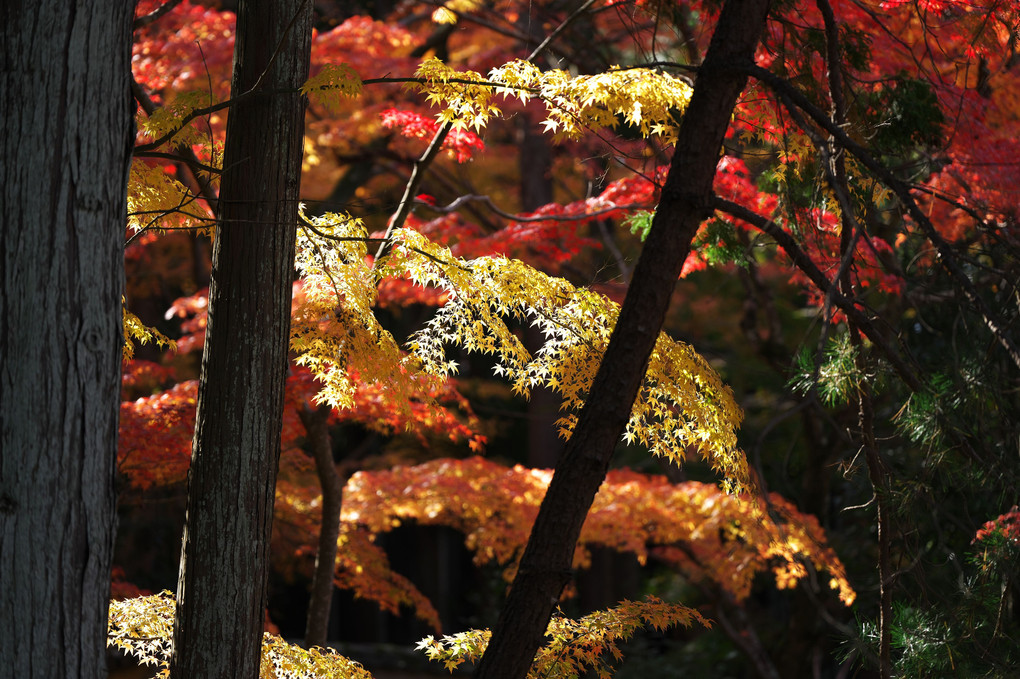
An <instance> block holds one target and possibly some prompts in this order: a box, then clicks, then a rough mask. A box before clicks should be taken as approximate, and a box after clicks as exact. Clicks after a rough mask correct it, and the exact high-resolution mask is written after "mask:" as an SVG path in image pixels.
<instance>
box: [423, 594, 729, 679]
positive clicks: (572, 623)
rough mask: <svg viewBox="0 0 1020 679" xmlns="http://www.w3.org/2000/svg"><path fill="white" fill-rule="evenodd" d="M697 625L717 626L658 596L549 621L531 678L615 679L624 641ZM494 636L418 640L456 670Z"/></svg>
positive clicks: (428, 652) (471, 632) (474, 632)
mask: <svg viewBox="0 0 1020 679" xmlns="http://www.w3.org/2000/svg"><path fill="white" fill-rule="evenodd" d="M694 624H699V625H702V626H704V627H710V626H711V624H710V623H709V621H708V620H706V619H705V618H703V617H702V616H701V614H700V613H698V612H697V611H695V610H694V609H691V608H687V607H686V606H683V605H681V604H675V603H669V602H665V601H662V600H660V599H658V598H657V597H654V596H649V597H647V598H646V599H645V600H644V601H621V602H620V603H619V604H617V605H616V606H614V607H612V608H610V609H607V610H603V611H595V612H594V613H591V614H589V615H586V616H584V617H583V618H580V619H577V620H573V619H571V618H566V617H564V616H562V615H557V616H555V617H553V619H552V620H551V621H550V622H549V627H548V629H547V630H546V634H545V636H546V639H547V640H548V641H547V642H546V644H545V645H544V646H542V647H541V648H540V649H539V650H538V653H537V654H536V655H535V660H534V662H533V663H532V665H531V668H530V670H529V671H528V675H527V676H528V678H529V679H545V678H547V677H548V678H549V679H553V678H560V677H562V678H564V679H567V678H572V677H579V676H583V675H586V674H587V673H594V675H595V676H597V677H599V679H609V677H611V676H612V675H613V663H615V662H619V661H620V660H622V658H623V653H622V652H621V651H620V648H619V644H620V642H623V641H627V640H628V639H630V638H631V637H632V636H633V634H634V632H636V631H637V630H639V629H642V628H645V627H650V628H652V629H655V630H659V631H662V630H665V629H667V628H670V627H676V626H678V625H679V626H683V627H690V626H692V625H694ZM490 636H491V633H490V632H489V630H469V631H467V632H459V633H457V634H451V635H447V636H444V637H442V638H440V639H435V638H434V637H432V636H427V637H425V638H424V639H422V640H421V641H420V642H418V646H417V649H418V650H420V651H422V652H424V653H425V655H426V656H428V658H429V659H430V660H434V661H436V662H441V663H443V666H444V668H445V669H447V670H450V671H451V672H452V671H453V670H454V669H456V668H457V667H459V666H460V665H462V664H464V663H465V662H468V663H473V662H475V661H477V660H478V659H479V658H481V656H482V654H483V653H484V652H485V649H486V647H487V646H488V643H489V637H490Z"/></svg>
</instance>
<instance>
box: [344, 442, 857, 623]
mask: <svg viewBox="0 0 1020 679" xmlns="http://www.w3.org/2000/svg"><path fill="white" fill-rule="evenodd" d="M551 476H552V472H551V471H550V470H542V469H527V468H525V467H522V466H520V465H518V466H515V467H512V468H508V467H504V466H502V465H499V464H497V463H495V462H491V461H488V460H485V459H482V458H478V457H475V458H470V459H467V460H436V461H433V462H426V463H424V464H421V465H417V466H415V467H397V468H395V469H392V470H389V471H373V472H368V471H363V472H358V473H356V474H355V475H354V476H352V477H351V479H350V481H349V482H348V484H347V487H346V488H345V490H344V508H343V513H342V520H343V521H344V523H345V524H350V525H357V526H361V527H363V528H364V529H365V530H366V531H367V532H368V533H369V534H372V535H375V534H380V533H385V532H388V531H390V530H392V529H393V528H395V527H396V526H398V525H400V523H401V522H404V521H415V522H417V523H419V524H422V525H442V526H448V527H451V528H455V529H456V530H458V531H460V532H462V533H464V535H465V544H466V545H467V547H468V548H469V549H471V550H472V551H473V552H474V553H475V561H476V562H477V563H480V564H481V563H489V562H495V563H497V564H501V565H504V566H507V567H508V569H509V570H508V571H507V574H508V575H512V573H513V570H514V568H515V563H516V559H517V558H519V556H520V554H521V550H523V548H524V545H525V543H526V542H527V537H528V533H529V531H530V529H531V525H532V523H533V522H534V518H535V515H536V514H537V512H538V506H539V504H540V503H541V501H542V498H543V497H544V495H545V490H546V488H547V487H548V484H549V480H550V478H551ZM594 546H603V547H608V548H611V549H614V550H617V551H620V552H626V553H631V554H634V555H635V557H636V558H637V559H638V560H639V561H640V562H642V563H644V562H645V561H646V560H647V559H648V558H649V557H650V556H651V557H653V558H656V559H659V560H662V561H664V562H665V563H667V564H669V565H670V566H672V567H674V568H676V569H677V570H678V571H679V572H681V573H683V574H684V575H685V576H686V577H688V578H690V579H692V580H696V581H703V582H706V583H713V584H714V585H716V586H718V587H720V588H722V589H723V590H725V591H727V592H729V593H730V594H732V595H733V596H734V597H735V598H736V599H738V600H742V599H744V598H746V597H747V596H748V595H749V594H750V591H751V584H752V581H753V579H754V577H755V575H756V574H758V573H762V572H769V571H771V572H772V574H773V576H774V578H775V582H776V585H777V586H778V587H780V588H788V587H792V586H793V585H794V584H796V583H797V582H798V581H799V580H801V579H803V578H805V577H807V575H808V572H809V571H808V568H809V567H810V568H812V569H814V570H816V571H821V570H827V571H828V573H829V576H830V586H831V588H832V589H834V590H837V592H838V594H839V597H840V599H841V600H842V601H843V602H844V603H846V604H847V605H849V604H850V603H852V602H853V600H854V598H855V596H856V595H855V594H854V591H853V589H852V588H851V586H850V584H849V581H848V580H847V576H846V573H845V570H844V568H843V565H842V563H841V562H840V561H839V559H838V558H837V556H836V555H835V553H834V552H833V551H832V550H831V549H830V548H829V547H828V546H827V544H826V540H825V536H824V533H823V532H822V529H821V527H820V526H819V525H818V522H817V520H815V519H814V518H813V517H811V516H808V515H804V514H801V513H800V512H798V511H797V510H796V509H795V508H794V507H793V506H792V505H791V504H790V503H788V502H787V501H785V500H783V499H782V498H781V497H779V496H778V495H775V494H773V495H771V496H770V497H769V499H768V502H763V501H762V500H761V499H760V498H755V497H754V496H750V495H729V494H726V493H724V492H722V491H721V490H720V489H719V488H718V487H716V486H713V485H708V484H702V483H696V482H687V483H683V484H678V485H674V484H672V483H670V482H669V481H667V480H666V479H665V478H664V477H661V476H648V475H645V474H639V473H637V472H633V471H630V470H613V471H610V472H609V475H608V476H607V478H606V482H605V483H604V484H603V486H602V488H601V489H600V491H599V493H598V495H596V498H595V502H594V504H593V505H592V510H591V513H590V514H589V516H588V519H587V520H586V522H585V524H584V528H583V529H582V532H581V538H580V541H579V544H578V547H577V550H576V552H575V555H574V565H575V567H582V568H583V567H586V566H587V565H588V563H589V558H590V552H589V550H590V548H592V547H594Z"/></svg>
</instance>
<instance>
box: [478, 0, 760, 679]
mask: <svg viewBox="0 0 1020 679" xmlns="http://www.w3.org/2000/svg"><path fill="white" fill-rule="evenodd" d="M768 6H769V1H768V0H729V1H728V2H727V3H726V4H725V5H724V7H723V9H722V12H721V14H720V17H719V23H718V25H717V26H716V29H715V33H714V35H713V36H712V41H711V44H710V46H709V49H708V53H707V54H706V57H705V61H704V63H703V64H702V66H701V68H700V70H699V73H698V80H697V84H696V85H695V88H694V95H693V97H692V99H691V103H690V106H689V107H688V109H687V112H686V114H685V115H684V118H683V121H682V123H681V126H680V132H679V139H678V141H677V145H676V153H675V154H674V156H673V161H672V164H671V166H670V170H669V176H668V177H667V178H666V184H665V186H664V187H663V190H662V198H661V200H660V202H659V207H658V210H657V212H656V215H655V219H654V221H653V222H652V228H651V231H650V233H649V235H648V240H647V242H646V243H645V246H644V248H643V250H642V252H641V258H640V260H639V261H638V264H637V267H636V268H635V270H634V277H633V279H632V282H631V285H630V288H629V290H628V291H627V297H626V299H625V300H624V303H623V308H622V309H621V311H620V318H619V321H618V322H617V325H616V329H615V330H614V332H613V335H612V338H611V340H610V342H609V346H608V347H607V349H606V353H605V356H604V357H603V360H602V364H601V366H600V367H599V371H598V374H597V375H596V377H595V381H594V383H593V384H592V388H591V392H590V393H589V396H588V400H587V402H586V403H585V406H584V408H583V409H582V411H581V415H580V418H579V421H578V424H577V428H576V430H575V431H574V435H573V436H572V437H571V439H570V441H569V442H568V443H567V447H566V450H565V451H564V453H563V456H562V457H561V458H560V461H559V463H558V464H557V465H556V473H555V475H554V476H553V479H552V482H551V483H550V484H549V490H548V492H547V493H546V496H545V499H544V500H543V502H542V506H541V508H540V509H539V513H538V518H537V519H536V521H535V526H534V528H533V529H532V532H531V537H530V538H529V540H528V545H527V547H526V548H525V550H524V556H523V557H522V558H521V564H520V569H519V570H518V573H517V577H516V578H515V579H514V583H513V585H512V587H511V589H510V594H509V597H508V599H507V602H506V605H505V606H504V607H503V610H502V611H501V612H500V616H499V619H498V620H497V622H496V625H495V627H494V628H493V633H492V639H491V641H490V642H489V647H488V649H487V650H486V653H485V655H484V656H483V657H482V660H481V662H480V663H479V666H478V669H477V670H476V672H475V676H476V677H478V678H480V679H523V677H524V676H525V675H526V674H527V672H528V668H529V667H530V666H531V662H532V660H533V658H534V655H535V651H536V650H537V649H538V647H539V645H540V644H541V643H542V638H543V635H544V634H545V629H546V626H547V625H548V623H549V618H550V616H551V615H552V611H553V608H554V607H555V605H556V602H557V601H558V599H559V596H560V594H561V592H562V591H563V587H564V585H566V583H567V582H568V581H569V580H570V576H571V564H572V558H573V555H574V545H575V544H576V542H577V537H578V535H579V534H580V532H581V525H582V524H583V523H584V519H585V516H586V515H587V513H588V509H589V508H590V507H591V503H592V500H593V499H594V497H595V493H596V491H598V488H599V485H600V484H601V483H602V480H603V479H604V478H605V474H606V470H607V469H608V465H609V460H610V458H611V457H612V454H613V449H614V448H615V446H616V443H617V441H619V439H620V436H621V435H622V433H623V428H624V426H625V425H626V423H627V420H628V418H629V416H630V410H631V405H632V404H633V401H634V398H635V396H636V395H637V391H638V387H639V386H640V383H641V380H642V378H643V377H644V372H645V367H646V365H647V361H648V357H649V355H650V354H651V350H652V347H653V346H654V344H655V340H656V338H657V336H658V334H659V331H660V329H661V328H662V323H663V319H664V317H665V314H666V310H667V307H668V306H669V300H670V297H671V293H672V291H673V288H674V285H675V284H676V280H677V277H678V276H679V275H680V269H681V267H682V265H683V262H684V259H685V258H686V257H687V254H688V252H689V251H690V243H691V239H692V238H693V237H694V234H695V232H696V231H697V229H698V225H699V224H700V223H701V221H702V220H704V219H705V218H706V217H708V216H709V215H710V214H711V207H710V206H711V204H712V198H713V192H712V182H713V179H714V177H715V169H716V162H717V160H718V157H719V149H720V148H721V145H722V141H723V136H724V134H725V132H726V128H727V127H728V126H729V122H730V116H731V114H732V112H733V106H734V105H735V103H736V101H737V97H738V96H739V95H740V92H741V90H742V89H743V88H744V83H745V82H746V76H744V75H742V74H740V73H739V71H738V69H737V68H735V67H736V66H737V65H738V64H739V65H743V64H750V63H753V62H752V59H753V57H754V51H755V48H756V46H757V44H758V37H759V35H760V34H761V32H762V30H763V28H764V26H765V17H766V15H767V12H768Z"/></svg>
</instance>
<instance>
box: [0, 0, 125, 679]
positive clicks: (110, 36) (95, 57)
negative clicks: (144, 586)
mask: <svg viewBox="0 0 1020 679" xmlns="http://www.w3.org/2000/svg"><path fill="white" fill-rule="evenodd" d="M131 8H132V5H131V3H126V2H120V3H116V2H95V1H87V0H80V1H79V2H57V1H55V0H48V1H44V2H31V3H30V2H23V1H22V0H4V2H3V3H2V5H0V24H2V26H3V29H2V30H3V37H2V38H0V60H2V62H0V116H2V120H3V123H2V124H0V215H2V216H0V240H2V242H3V247H2V255H0V281H2V286H3V288H2V293H0V677H19V679H20V678H31V677H39V678H45V679H51V678H53V677H85V678H87V679H99V678H100V677H105V676H106V663H105V653H106V650H105V649H106V642H105V640H106V619H107V607H108V604H109V593H110V565H111V561H112V558H113V538H114V527H115V523H116V498H115V493H114V486H113V481H114V473H115V461H116V450H117V412H118V405H119V403H120V358H121V341H122V340H121V328H122V324H121V295H122V294H123V277H124V274H123V271H124V225H125V223H126V216H127V207H126V206H127V203H126V201H125V195H126V188H127V169H128V165H129V163H130V160H131V144H132V142H133V138H134V126H133V123H132V107H131V95H130V90H129V89H128V82H129V79H130V63H131V62H130V58H131Z"/></svg>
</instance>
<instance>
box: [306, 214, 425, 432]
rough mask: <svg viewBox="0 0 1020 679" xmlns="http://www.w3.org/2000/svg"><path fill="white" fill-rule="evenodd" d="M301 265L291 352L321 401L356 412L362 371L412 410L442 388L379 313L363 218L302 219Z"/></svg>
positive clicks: (362, 375) (365, 379)
mask: <svg viewBox="0 0 1020 679" xmlns="http://www.w3.org/2000/svg"><path fill="white" fill-rule="evenodd" d="M302 217H303V219H304V221H305V226H302V227H301V228H299V229H298V239H297V250H296V256H295V266H296V268H297V271H298V274H299V275H300V276H301V288H300V290H299V291H298V294H296V295H295V301H296V304H295V309H294V312H293V314H292V319H291V342H290V343H291V349H293V350H294V352H295V353H296V354H297V363H298V365H304V366H308V368H309V369H310V370H311V371H312V372H313V374H315V376H316V377H317V378H318V379H319V381H320V382H322V383H323V385H324V386H323V389H322V391H321V392H320V393H319V395H318V401H319V402H320V403H321V402H325V403H328V404H329V405H331V406H332V407H334V408H338V409H344V408H350V407H352V406H353V403H354V401H353V398H354V388H355V384H354V381H353V380H352V379H351V376H350V373H351V372H357V373H358V374H360V375H361V377H362V379H363V380H364V381H366V382H378V383H380V384H384V385H386V386H387V388H388V390H389V397H390V398H391V399H392V402H393V403H403V404H407V405H408V414H409V413H410V403H411V402H412V400H416V399H419V398H421V395H422V394H423V393H426V392H428V391H429V386H434V387H438V385H439V384H440V383H441V381H442V380H441V379H440V378H438V377H436V376H433V375H429V374H427V373H424V372H422V371H420V370H419V369H418V361H417V360H416V359H415V358H414V357H413V356H408V355H406V354H404V353H403V352H401V350H400V347H399V346H398V345H397V342H396V340H395V339H394V338H393V336H392V335H391V334H390V333H389V332H388V331H386V330H385V329H383V327H382V326H381V325H380V324H379V321H378V320H377V319H376V317H375V315H374V314H373V312H372V306H373V304H374V301H375V298H376V276H375V274H374V273H373V271H372V268H371V266H370V265H369V264H368V263H366V261H365V257H366V255H367V238H368V234H367V232H366V231H365V227H364V225H363V224H362V223H361V220H359V219H352V218H351V217H349V216H347V215H337V214H332V213H330V214H326V215H324V216H322V217H316V218H308V217H304V216H302Z"/></svg>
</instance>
